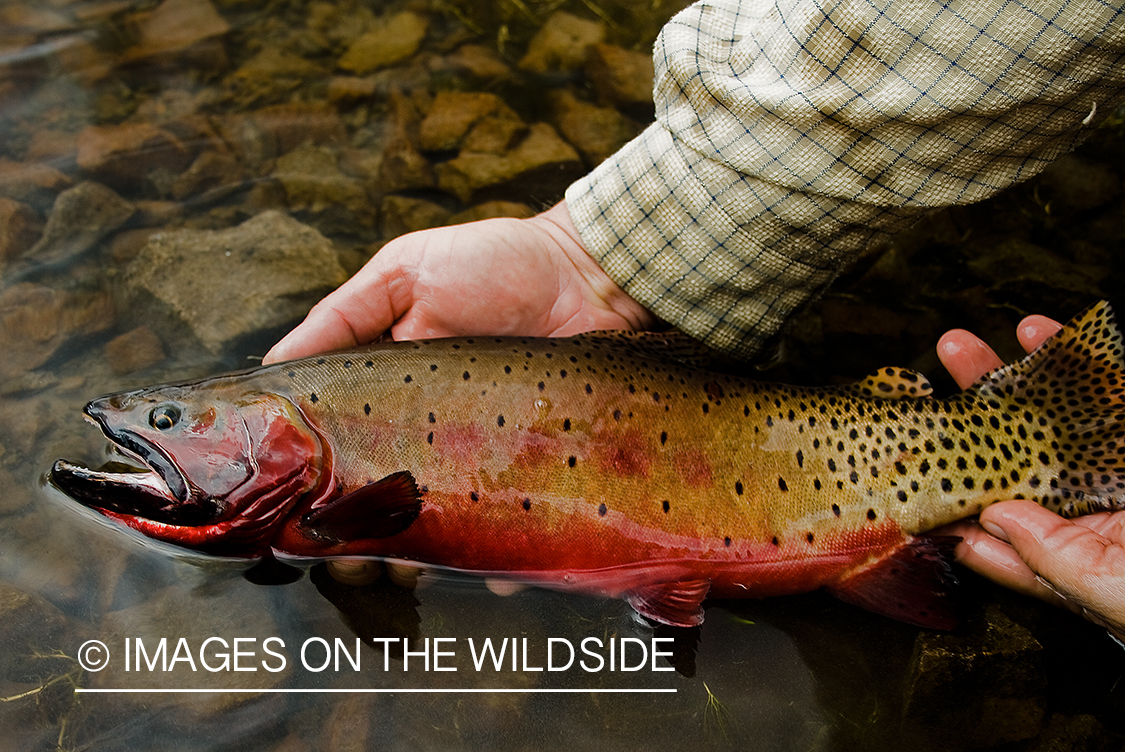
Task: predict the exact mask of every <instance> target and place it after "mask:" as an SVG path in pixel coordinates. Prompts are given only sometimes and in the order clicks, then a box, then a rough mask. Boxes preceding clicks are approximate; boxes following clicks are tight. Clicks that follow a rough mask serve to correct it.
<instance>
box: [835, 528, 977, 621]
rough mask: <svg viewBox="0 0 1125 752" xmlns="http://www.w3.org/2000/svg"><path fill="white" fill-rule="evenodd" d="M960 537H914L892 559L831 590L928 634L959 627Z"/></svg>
mask: <svg viewBox="0 0 1125 752" xmlns="http://www.w3.org/2000/svg"><path fill="white" fill-rule="evenodd" d="M960 540H961V539H960V538H958V537H955V536H948V535H947V536H932V537H920V538H912V539H910V540H909V541H907V542H906V543H905V544H904V545H903V546H902V547H901V548H899V549H898V550H897V551H895V552H894V553H892V554H891V555H889V556H887V557H886V558H883V559H881V560H879V561H877V562H875V563H874V564H872V565H871V566H869V567H867V568H866V569H863V570H860V571H859V572H856V573H855V574H852V575H851V576H849V577H847V578H846V579H844V580H842V581H840V582H838V583H836V584H835V585H833V586H831V587H829V588H828V590H829V592H831V593H832V594H833V595H835V596H836V597H837V598H839V599H840V600H842V601H847V602H848V603H852V604H855V605H857V606H861V607H863V608H866V609H867V610H868V611H874V612H875V613H877V614H883V615H884V616H889V617H891V618H892V619H898V620H899V621H904V622H907V623H908V624H915V625H917V626H919V627H928V628H929V629H952V628H953V627H955V626H956V625H957V615H956V605H957V604H956V602H955V599H954V597H953V595H954V590H955V588H956V587H957V577H956V576H955V575H954V574H953V567H952V565H951V562H952V561H953V549H954V548H956V546H957V543H958V541H960Z"/></svg>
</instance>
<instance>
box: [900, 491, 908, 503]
mask: <svg viewBox="0 0 1125 752" xmlns="http://www.w3.org/2000/svg"><path fill="white" fill-rule="evenodd" d="M907 498H909V497H907V495H906V491H903V490H899V492H898V500H899V501H906V500H907Z"/></svg>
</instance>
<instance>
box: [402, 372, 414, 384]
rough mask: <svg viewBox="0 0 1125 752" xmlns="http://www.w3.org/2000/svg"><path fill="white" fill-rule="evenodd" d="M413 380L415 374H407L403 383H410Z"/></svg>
mask: <svg viewBox="0 0 1125 752" xmlns="http://www.w3.org/2000/svg"><path fill="white" fill-rule="evenodd" d="M413 380H414V377H413V376H411V375H410V374H406V377H405V378H403V380H402V383H404V384H409V383H410V382H411V381H413Z"/></svg>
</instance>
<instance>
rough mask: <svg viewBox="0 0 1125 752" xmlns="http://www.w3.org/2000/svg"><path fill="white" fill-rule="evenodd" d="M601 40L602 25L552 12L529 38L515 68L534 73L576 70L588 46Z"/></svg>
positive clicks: (567, 14) (565, 13) (584, 56)
mask: <svg viewBox="0 0 1125 752" xmlns="http://www.w3.org/2000/svg"><path fill="white" fill-rule="evenodd" d="M604 40H605V26H604V25H603V24H601V23H599V22H597V21H588V20H586V19H585V18H579V17H578V16H575V15H573V14H571V13H567V12H566V11H561V10H560V11H556V12H555V13H552V14H551V16H550V18H548V19H547V21H546V22H545V23H544V24H543V26H542V27H540V29H539V31H537V32H536V33H535V36H533V37H532V38H531V42H529V43H528V45H527V54H525V55H524V56H523V58H522V59H521V60H520V62H519V67H520V68H522V69H523V70H526V71H532V72H534V73H547V72H555V71H574V70H578V69H579V68H581V67H582V64H583V63H585V62H586V54H587V50H588V49H589V48H590V46H591V45H594V44H598V43H599V42H602V41H604Z"/></svg>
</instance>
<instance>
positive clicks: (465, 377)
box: [461, 371, 469, 381]
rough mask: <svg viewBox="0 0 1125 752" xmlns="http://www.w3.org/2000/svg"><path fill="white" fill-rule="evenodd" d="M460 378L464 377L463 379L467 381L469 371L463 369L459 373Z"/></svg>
mask: <svg viewBox="0 0 1125 752" xmlns="http://www.w3.org/2000/svg"><path fill="white" fill-rule="evenodd" d="M461 378H462V379H464V380H465V381H468V380H469V372H468V371H465V372H464V373H463V374H461Z"/></svg>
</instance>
